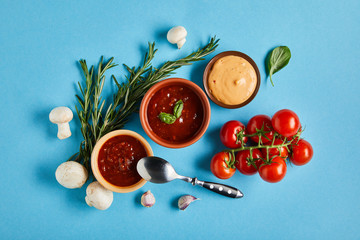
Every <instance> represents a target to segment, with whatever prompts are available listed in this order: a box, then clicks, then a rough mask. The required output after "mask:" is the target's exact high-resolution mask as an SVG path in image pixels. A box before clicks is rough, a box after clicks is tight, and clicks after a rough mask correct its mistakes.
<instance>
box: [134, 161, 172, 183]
mask: <svg viewBox="0 0 360 240" xmlns="http://www.w3.org/2000/svg"><path fill="white" fill-rule="evenodd" d="M136 169H137V171H138V173H139V174H140V176H141V177H142V178H143V179H145V180H146V181H148V182H152V183H167V182H170V181H172V180H174V179H176V178H178V176H179V175H178V174H177V173H176V172H175V169H174V168H173V166H172V165H171V164H170V163H169V162H168V161H166V160H165V159H162V158H159V157H144V158H142V159H140V160H139V162H138V163H137V165H136Z"/></svg>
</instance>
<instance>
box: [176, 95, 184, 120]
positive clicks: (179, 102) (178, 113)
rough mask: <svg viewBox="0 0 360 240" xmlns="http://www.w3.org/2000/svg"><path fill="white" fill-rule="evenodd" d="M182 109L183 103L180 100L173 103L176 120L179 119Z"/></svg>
mask: <svg viewBox="0 0 360 240" xmlns="http://www.w3.org/2000/svg"><path fill="white" fill-rule="evenodd" d="M183 109H184V103H183V101H182V100H181V99H180V100H179V101H177V102H176V103H175V107H174V116H175V117H176V118H179V117H180V116H181V113H182V110H183Z"/></svg>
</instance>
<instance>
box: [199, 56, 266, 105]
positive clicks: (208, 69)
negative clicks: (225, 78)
mask: <svg viewBox="0 0 360 240" xmlns="http://www.w3.org/2000/svg"><path fill="white" fill-rule="evenodd" d="M229 55H233V56H238V57H242V58H244V59H245V60H246V61H248V62H249V63H250V64H251V65H252V66H253V68H254V69H255V72H256V77H257V79H256V80H257V83H256V87H255V90H254V92H253V94H252V95H251V96H250V97H249V98H248V99H247V100H246V101H245V102H243V103H240V104H236V105H228V104H225V103H223V102H220V101H219V100H217V99H216V98H215V97H214V96H213V95H212V94H211V93H210V91H209V86H208V77H209V75H210V72H211V70H212V68H213V66H214V64H215V62H216V61H217V60H218V59H220V58H222V57H226V56H229ZM260 83H261V79H260V72H259V69H258V67H257V65H256V63H255V62H254V60H252V58H251V57H249V56H248V55H246V54H245V53H242V52H238V51H227V52H222V53H219V54H218V55H216V56H215V57H213V58H212V59H211V60H210V62H209V63H208V64H207V65H206V68H205V71H204V75H203V84H204V89H205V91H206V94H207V95H208V96H209V98H210V99H211V101H213V102H214V103H216V104H217V105H219V106H220V107H224V108H241V107H243V106H245V105H247V104H248V103H250V102H251V101H252V100H253V99H254V98H255V96H256V94H257V93H258V91H259V88H260Z"/></svg>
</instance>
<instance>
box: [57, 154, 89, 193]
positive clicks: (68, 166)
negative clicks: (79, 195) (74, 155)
mask: <svg viewBox="0 0 360 240" xmlns="http://www.w3.org/2000/svg"><path fill="white" fill-rule="evenodd" d="M55 177H56V180H57V181H58V183H60V184H61V185H62V186H64V187H66V188H70V189H73V188H81V187H82V186H83V185H84V183H85V182H86V180H87V179H88V171H87V170H86V168H85V167H84V166H83V165H81V164H80V163H78V162H75V161H67V162H64V163H62V164H60V166H59V167H58V168H57V169H56V172H55Z"/></svg>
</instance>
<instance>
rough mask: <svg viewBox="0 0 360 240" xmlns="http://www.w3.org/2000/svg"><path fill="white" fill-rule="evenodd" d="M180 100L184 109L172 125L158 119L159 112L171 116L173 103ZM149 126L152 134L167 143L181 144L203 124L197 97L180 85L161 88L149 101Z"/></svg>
mask: <svg viewBox="0 0 360 240" xmlns="http://www.w3.org/2000/svg"><path fill="white" fill-rule="evenodd" d="M178 100H182V101H183V103H184V108H183V111H182V113H181V116H180V117H179V118H178V119H176V121H175V122H174V123H173V124H166V123H163V122H162V121H161V120H160V119H159V117H158V116H159V114H160V113H161V112H165V113H169V114H173V111H174V106H175V103H176V102H177V101H178ZM147 117H148V121H149V125H150V127H151V129H152V130H153V132H154V133H155V134H156V135H158V136H159V137H161V138H162V139H165V140H167V141H169V142H173V143H181V142H185V141H186V140H188V139H190V138H192V137H193V136H194V135H195V134H196V133H197V132H198V130H199V128H200V126H201V124H202V122H203V106H202V103H201V100H200V99H199V97H198V96H197V95H196V94H195V93H194V92H193V91H192V90H191V89H189V88H187V87H185V86H182V85H171V86H167V87H163V88H161V89H160V90H159V91H157V92H156V93H155V94H154V96H153V97H152V98H151V99H150V103H149V106H148V110H147Z"/></svg>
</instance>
